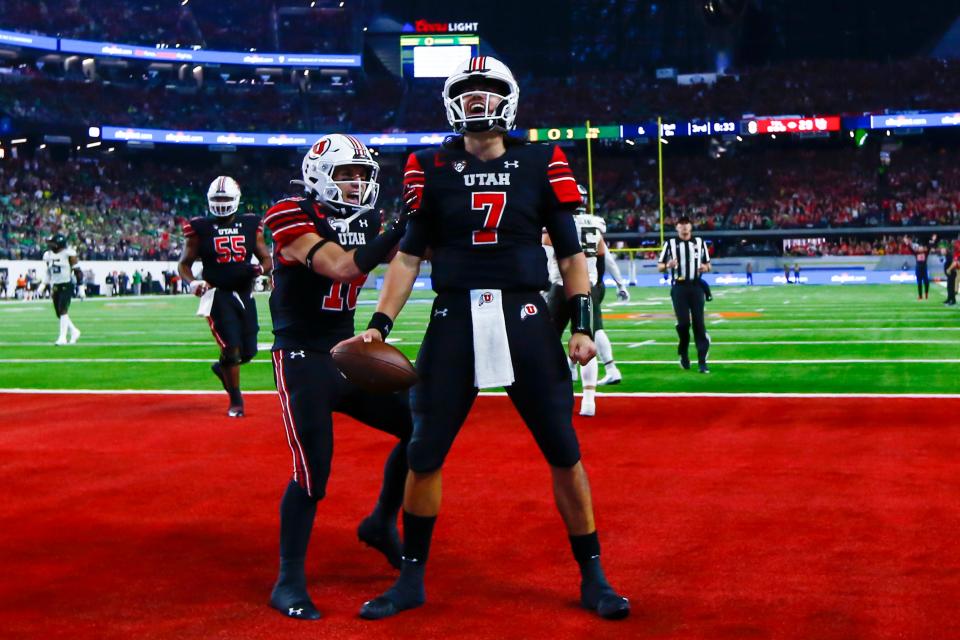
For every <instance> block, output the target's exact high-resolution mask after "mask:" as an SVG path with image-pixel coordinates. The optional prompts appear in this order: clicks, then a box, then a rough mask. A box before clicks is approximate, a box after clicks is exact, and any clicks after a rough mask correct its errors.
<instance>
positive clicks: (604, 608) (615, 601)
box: [580, 585, 630, 620]
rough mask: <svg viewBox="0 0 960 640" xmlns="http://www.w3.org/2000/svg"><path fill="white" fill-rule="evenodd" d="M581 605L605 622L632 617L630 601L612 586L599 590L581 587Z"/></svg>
mask: <svg viewBox="0 0 960 640" xmlns="http://www.w3.org/2000/svg"><path fill="white" fill-rule="evenodd" d="M580 604H582V605H583V606H584V608H586V609H590V610H591V611H593V612H594V613H596V614H597V615H598V616H600V617H601V618H603V619H604V620H623V619H624V618H626V617H627V616H629V615H630V601H629V600H628V599H626V598H624V597H623V596H621V595H620V594H618V593H617V592H616V591H614V590H613V587H611V586H610V585H605V586H604V587H602V588H600V589H599V590H598V589H596V588H591V587H589V586H586V585H581V587H580Z"/></svg>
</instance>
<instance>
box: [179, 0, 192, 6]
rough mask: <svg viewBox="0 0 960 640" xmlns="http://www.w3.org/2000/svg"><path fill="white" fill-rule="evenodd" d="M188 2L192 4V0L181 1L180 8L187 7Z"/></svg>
mask: <svg viewBox="0 0 960 640" xmlns="http://www.w3.org/2000/svg"><path fill="white" fill-rule="evenodd" d="M188 2H190V0H180V6H181V7H182V6H184V5H186V4H187V3H188Z"/></svg>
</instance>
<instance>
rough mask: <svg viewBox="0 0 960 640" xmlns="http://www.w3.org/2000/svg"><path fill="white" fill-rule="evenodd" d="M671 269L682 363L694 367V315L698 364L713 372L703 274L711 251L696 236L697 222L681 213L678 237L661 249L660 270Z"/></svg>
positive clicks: (662, 271)
mask: <svg viewBox="0 0 960 640" xmlns="http://www.w3.org/2000/svg"><path fill="white" fill-rule="evenodd" d="M667 269H669V270H670V284H671V285H672V286H671V287H670V298H671V299H672V300H673V312H674V313H675V314H676V316H677V335H679V336H680V345H679V347H677V353H678V354H679V355H680V366H681V367H683V368H684V369H689V368H690V356H689V355H688V353H687V350H688V349H689V347H690V320H691V318H692V319H693V339H694V342H695V343H696V345H697V364H698V365H699V368H700V373H710V369H708V368H707V351H708V350H709V349H710V336H708V335H707V327H706V324H705V323H704V319H703V303H704V300H703V299H704V293H703V287H702V286H701V285H702V281H701V279H700V278H701V275H702V274H704V273H706V272H708V271H710V253H709V252H708V251H707V246H706V245H705V244H704V242H703V240H702V239H700V238H694V237H693V225H692V224H691V223H690V218H688V217H687V216H681V217H680V219H679V220H677V237H676V238H670V240H668V241H667V243H666V245H664V247H663V251H661V252H660V260H658V261H657V270H658V271H660V273H664V272H665V271H666V270H667Z"/></svg>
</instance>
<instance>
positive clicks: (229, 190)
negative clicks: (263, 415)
mask: <svg viewBox="0 0 960 640" xmlns="http://www.w3.org/2000/svg"><path fill="white" fill-rule="evenodd" d="M207 206H208V207H209V209H210V213H211V215H212V216H213V217H210V218H205V217H201V218H193V219H192V220H190V221H188V222H186V223H184V225H183V235H184V237H185V238H186V244H185V245H184V248H183V255H182V256H181V257H180V264H179V265H178V266H177V269H178V271H179V272H180V277H181V278H183V281H184V282H185V283H187V284H188V285H190V290H191V291H192V292H193V293H194V294H196V295H197V296H199V297H200V298H201V303H200V310H199V311H198V312H197V315H203V316H206V318H207V322H208V323H209V324H210V331H211V332H212V333H213V337H214V338H215V339H216V341H217V345H218V346H219V347H220V359H219V360H218V361H217V362H214V363H213V365H211V367H210V368H211V370H212V371H213V373H214V374H215V375H216V376H217V377H218V378H219V379H220V382H221V383H223V388H224V390H225V391H226V392H227V395H228V396H229V397H230V406H229V408H228V409H227V415H228V416H230V417H232V418H240V417H243V395H242V394H241V393H240V365H242V364H246V363H247V362H250V360H252V359H253V356H255V355H256V354H257V332H258V331H259V330H260V326H259V324H257V303H256V302H254V300H253V284H254V280H255V279H256V278H257V277H259V276H260V275H262V274H264V273H269V272H270V269H271V267H272V263H273V261H272V259H271V257H270V251H269V250H268V249H267V245H266V243H265V242H264V240H263V225H262V224H261V223H260V218H259V217H258V216H256V215H254V214H252V213H243V214H239V215H238V214H237V210H238V209H239V208H240V185H238V184H237V182H236V180H234V179H233V178H231V177H230V176H218V177H217V178H216V179H215V180H214V181H213V182H211V183H210V188H209V189H207ZM254 255H255V256H257V260H258V261H259V264H252V263H251V261H250V259H251V258H252V257H253V256H254ZM198 259H199V260H200V261H202V262H203V274H202V278H201V279H196V280H195V279H194V277H193V263H194V262H196V261H197V260H198Z"/></svg>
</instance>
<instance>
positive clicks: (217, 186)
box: [207, 176, 240, 218]
mask: <svg viewBox="0 0 960 640" xmlns="http://www.w3.org/2000/svg"><path fill="white" fill-rule="evenodd" d="M207 209H209V211H210V213H211V214H212V215H213V216H215V217H217V218H229V217H230V216H232V215H233V214H235V213H236V212H237V211H238V210H239V209H240V185H238V184H237V183H236V181H235V180H234V179H233V178H231V177H229V176H218V177H217V178H216V179H214V181H213V182H211V183H210V187H209V188H208V189H207Z"/></svg>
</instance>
